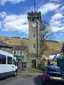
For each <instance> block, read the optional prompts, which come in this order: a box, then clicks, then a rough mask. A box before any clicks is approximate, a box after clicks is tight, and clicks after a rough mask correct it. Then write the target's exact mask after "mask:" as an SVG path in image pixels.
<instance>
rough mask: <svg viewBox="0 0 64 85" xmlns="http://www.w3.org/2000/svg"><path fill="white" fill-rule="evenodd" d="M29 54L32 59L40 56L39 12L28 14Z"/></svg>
mask: <svg viewBox="0 0 64 85" xmlns="http://www.w3.org/2000/svg"><path fill="white" fill-rule="evenodd" d="M28 22H29V45H28V48H29V54H31V55H32V56H33V57H38V56H39V55H40V26H41V12H29V13H28Z"/></svg>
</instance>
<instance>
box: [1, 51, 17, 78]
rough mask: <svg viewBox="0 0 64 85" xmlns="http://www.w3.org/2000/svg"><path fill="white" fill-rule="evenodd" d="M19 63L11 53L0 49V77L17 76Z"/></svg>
mask: <svg viewBox="0 0 64 85" xmlns="http://www.w3.org/2000/svg"><path fill="white" fill-rule="evenodd" d="M16 74H17V65H16V60H15V58H14V56H13V55H12V54H11V53H8V52H6V51H2V50H0V78H2V77H6V76H10V75H13V76H16Z"/></svg>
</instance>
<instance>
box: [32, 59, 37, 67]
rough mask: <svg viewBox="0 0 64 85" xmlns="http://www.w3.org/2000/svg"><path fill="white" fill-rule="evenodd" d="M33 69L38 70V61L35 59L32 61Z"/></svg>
mask: <svg viewBox="0 0 64 85" xmlns="http://www.w3.org/2000/svg"><path fill="white" fill-rule="evenodd" d="M32 68H36V60H35V59H33V60H32Z"/></svg>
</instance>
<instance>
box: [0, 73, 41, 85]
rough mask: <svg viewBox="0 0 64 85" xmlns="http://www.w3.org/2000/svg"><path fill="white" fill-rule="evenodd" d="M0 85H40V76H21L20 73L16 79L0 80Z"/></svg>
mask: <svg viewBox="0 0 64 85" xmlns="http://www.w3.org/2000/svg"><path fill="white" fill-rule="evenodd" d="M0 85H42V75H39V74H36V75H35V73H34V74H33V73H32V74H30V73H29V75H28V74H27V75H22V73H20V74H18V75H17V76H16V77H9V78H5V79H2V80H0Z"/></svg>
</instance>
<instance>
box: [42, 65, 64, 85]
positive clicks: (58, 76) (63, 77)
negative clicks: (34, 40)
mask: <svg viewBox="0 0 64 85" xmlns="http://www.w3.org/2000/svg"><path fill="white" fill-rule="evenodd" d="M56 83H57V84H60V85H64V74H63V71H62V70H61V69H60V67H58V66H55V65H50V66H47V67H46V68H45V72H44V75H43V85H49V84H50V85H55V84H56Z"/></svg>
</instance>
